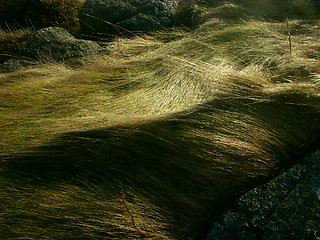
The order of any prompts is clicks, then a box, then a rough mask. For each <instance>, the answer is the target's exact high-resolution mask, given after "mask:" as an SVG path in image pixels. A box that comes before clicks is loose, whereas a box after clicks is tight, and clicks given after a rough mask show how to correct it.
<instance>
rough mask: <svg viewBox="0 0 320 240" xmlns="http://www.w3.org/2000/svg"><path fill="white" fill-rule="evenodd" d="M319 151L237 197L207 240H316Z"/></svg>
mask: <svg viewBox="0 0 320 240" xmlns="http://www.w3.org/2000/svg"><path fill="white" fill-rule="evenodd" d="M319 173H320V151H318V152H316V153H315V154H313V155H312V156H311V157H310V158H309V159H308V161H307V163H306V164H305V165H300V166H296V167H293V168H291V169H290V170H289V171H287V172H286V173H284V174H282V175H281V176H279V177H277V178H276V179H274V180H272V181H271V182H269V183H267V184H265V185H262V186H260V187H257V188H255V189H253V190H251V191H249V192H248V193H246V194H245V195H243V196H241V197H240V198H239V199H238V200H237V203H236V205H235V207H234V208H232V209H231V210H229V211H228V212H226V213H225V214H224V215H223V216H222V217H221V219H220V220H219V221H217V222H215V223H214V225H213V228H212V230H211V232H210V234H209V236H208V238H207V240H222V239H224V240H227V239H263V240H275V239H279V240H282V239H283V240H284V239H297V240H300V239H320V174H319Z"/></svg>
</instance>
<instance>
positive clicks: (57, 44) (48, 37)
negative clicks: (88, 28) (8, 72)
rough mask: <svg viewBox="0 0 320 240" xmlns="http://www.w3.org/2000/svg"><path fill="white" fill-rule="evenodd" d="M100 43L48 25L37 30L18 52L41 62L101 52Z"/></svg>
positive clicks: (63, 59)
mask: <svg viewBox="0 0 320 240" xmlns="http://www.w3.org/2000/svg"><path fill="white" fill-rule="evenodd" d="M100 50H101V49H100V46H99V44H97V43H95V42H92V41H88V40H80V39H77V38H75V37H74V36H73V35H72V34H70V33H69V32H68V31H67V30H65V29H63V28H59V27H48V28H43V29H40V30H39V31H37V32H36V33H35V34H34V35H33V36H32V37H31V38H30V39H29V40H28V41H27V42H26V44H25V45H23V46H22V47H21V48H20V49H19V50H18V54H20V55H23V56H26V57H29V58H31V59H36V60H38V61H41V62H52V61H58V62H60V61H65V60H67V59H71V58H78V57H85V56H88V55H92V54H96V53H99V51H100Z"/></svg>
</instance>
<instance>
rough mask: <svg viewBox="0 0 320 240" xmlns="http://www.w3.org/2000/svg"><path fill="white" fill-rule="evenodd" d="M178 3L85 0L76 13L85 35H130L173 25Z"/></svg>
mask: <svg viewBox="0 0 320 240" xmlns="http://www.w3.org/2000/svg"><path fill="white" fill-rule="evenodd" d="M178 2H179V0H87V1H86V2H85V4H84V5H83V6H82V8H81V10H80V13H79V20H80V25H81V32H82V33H83V34H87V35H99V34H102V35H114V34H125V35H132V32H149V31H155V30H158V29H160V28H163V27H168V26H170V25H171V24H172V23H173V19H174V14H175V11H176V8H177V6H178Z"/></svg>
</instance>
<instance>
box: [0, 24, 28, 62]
mask: <svg viewBox="0 0 320 240" xmlns="http://www.w3.org/2000/svg"><path fill="white" fill-rule="evenodd" d="M31 35H32V31H31V30H30V29H24V30H16V31H5V30H1V29H0V53H1V54H0V63H2V62H4V61H5V60H7V59H9V58H11V57H13V56H14V52H15V51H16V49H17V48H19V47H21V46H22V45H23V44H24V43H25V41H26V40H28V39H29V37H30V36H31Z"/></svg>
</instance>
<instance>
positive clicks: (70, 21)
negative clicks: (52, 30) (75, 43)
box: [0, 0, 83, 29]
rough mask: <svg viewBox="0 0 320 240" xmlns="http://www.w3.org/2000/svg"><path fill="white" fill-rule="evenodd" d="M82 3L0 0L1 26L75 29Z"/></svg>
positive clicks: (70, 1)
mask: <svg viewBox="0 0 320 240" xmlns="http://www.w3.org/2000/svg"><path fill="white" fill-rule="evenodd" d="M82 3H83V1H82V0H13V1H5V0H0V21H1V26H2V27H8V26H9V27H11V28H20V27H21V26H24V27H25V26H27V27H33V28H43V27H49V26H59V27H64V28H71V29H76V28H77V26H78V12H79V9H80V7H81V5H82Z"/></svg>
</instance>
